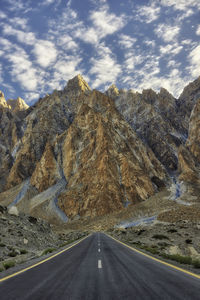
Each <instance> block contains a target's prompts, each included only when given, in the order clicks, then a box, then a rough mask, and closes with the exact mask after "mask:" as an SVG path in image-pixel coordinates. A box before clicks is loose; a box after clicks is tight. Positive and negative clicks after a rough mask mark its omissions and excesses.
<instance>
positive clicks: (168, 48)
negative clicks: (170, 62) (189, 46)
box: [160, 43, 183, 56]
mask: <svg viewBox="0 0 200 300" xmlns="http://www.w3.org/2000/svg"><path fill="white" fill-rule="evenodd" d="M182 49H183V46H181V45H179V44H178V43H174V44H168V45H165V46H160V53H161V55H164V56H165V55H171V56H174V55H177V54H178V53H180V52H181V50H182Z"/></svg>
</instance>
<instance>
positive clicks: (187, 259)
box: [161, 253, 192, 265]
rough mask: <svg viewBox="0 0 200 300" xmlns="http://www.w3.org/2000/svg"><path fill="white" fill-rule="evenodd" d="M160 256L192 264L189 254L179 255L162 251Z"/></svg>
mask: <svg viewBox="0 0 200 300" xmlns="http://www.w3.org/2000/svg"><path fill="white" fill-rule="evenodd" d="M161 256H162V257H163V258H167V259H171V260H174V261H177V262H179V263H181V264H187V265H191V264H192V258H191V257H190V256H183V255H180V254H166V253H162V254H161Z"/></svg>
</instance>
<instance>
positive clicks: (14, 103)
mask: <svg viewBox="0 0 200 300" xmlns="http://www.w3.org/2000/svg"><path fill="white" fill-rule="evenodd" d="M7 105H8V106H10V109H11V111H12V112H13V113H17V112H20V111H25V110H27V109H28V108H29V106H28V105H27V104H26V102H24V100H23V99H22V98H20V97H18V98H17V99H16V100H12V99H9V100H8V101H7Z"/></svg>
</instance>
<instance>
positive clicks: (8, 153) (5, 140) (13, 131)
mask: <svg viewBox="0 0 200 300" xmlns="http://www.w3.org/2000/svg"><path fill="white" fill-rule="evenodd" d="M11 103H12V105H11ZM28 108H29V106H28V105H27V104H26V103H25V102H24V101H23V100H22V99H21V98H18V99H17V100H8V101H7V102H6V100H5V97H4V94H3V93H2V92H0V190H1V189H2V186H4V185H5V181H6V179H7V176H8V175H9V171H10V168H11V166H12V164H13V160H14V158H15V155H16V152H17V149H18V144H19V141H20V139H21V138H22V136H23V135H24V126H25V122H24V119H25V117H26V115H27V111H28Z"/></svg>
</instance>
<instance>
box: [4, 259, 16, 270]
mask: <svg viewBox="0 0 200 300" xmlns="http://www.w3.org/2000/svg"><path fill="white" fill-rule="evenodd" d="M3 266H4V268H5V269H6V270H7V269H9V268H12V267H14V266H15V261H14V260H10V261H7V262H5V263H3Z"/></svg>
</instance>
